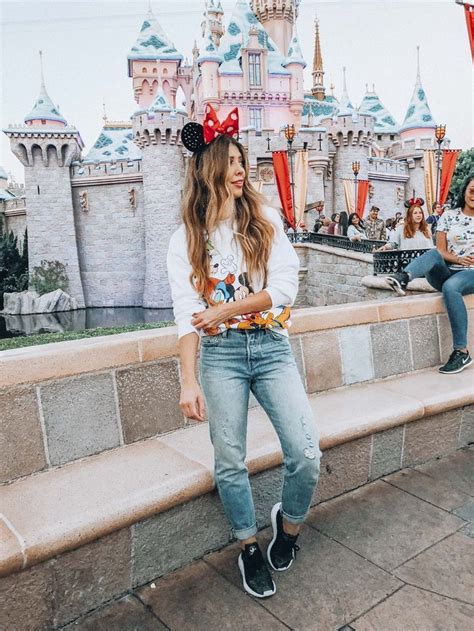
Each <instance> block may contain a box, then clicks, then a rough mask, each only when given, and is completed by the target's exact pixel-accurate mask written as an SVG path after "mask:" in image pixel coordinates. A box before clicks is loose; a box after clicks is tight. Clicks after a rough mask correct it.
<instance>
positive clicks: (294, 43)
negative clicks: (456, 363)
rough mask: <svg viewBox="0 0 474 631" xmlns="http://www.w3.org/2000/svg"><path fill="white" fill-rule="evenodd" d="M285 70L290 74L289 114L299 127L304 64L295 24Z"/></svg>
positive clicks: (302, 97) (302, 101)
mask: <svg viewBox="0 0 474 631" xmlns="http://www.w3.org/2000/svg"><path fill="white" fill-rule="evenodd" d="M285 68H286V69H287V70H289V71H290V72H291V82H290V112H291V113H292V114H293V117H294V124H295V125H296V126H297V127H299V126H300V125H301V112H302V111H303V104H304V85H303V70H304V69H305V68H306V62H305V60H304V59H303V53H302V52H301V46H300V42H299V39H298V34H297V32H296V22H295V23H294V24H293V36H292V38H291V42H290V47H289V48H288V53H287V63H286V64H285Z"/></svg>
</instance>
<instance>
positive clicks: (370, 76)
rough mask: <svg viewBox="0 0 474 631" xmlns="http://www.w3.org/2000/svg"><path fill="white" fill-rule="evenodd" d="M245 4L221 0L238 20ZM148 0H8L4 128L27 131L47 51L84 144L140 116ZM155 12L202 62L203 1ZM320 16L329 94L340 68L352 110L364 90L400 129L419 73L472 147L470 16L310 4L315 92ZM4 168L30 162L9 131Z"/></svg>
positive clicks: (392, 5)
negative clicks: (140, 48)
mask: <svg viewBox="0 0 474 631" xmlns="http://www.w3.org/2000/svg"><path fill="white" fill-rule="evenodd" d="M234 4H235V0H222V5H223V7H224V11H225V16H224V23H225V24H228V21H229V18H230V14H231V11H232V8H233V6H234ZM148 5H149V0H126V1H120V0H95V1H88V0H80V1H77V0H59V1H43V0H36V1H30V2H23V1H22V0H15V1H8V0H0V12H1V13H0V29H1V42H2V44H1V51H0V54H1V57H0V72H1V77H0V80H1V88H2V90H1V101H0V107H1V109H0V125H1V127H2V128H5V127H7V126H8V125H9V124H14V123H17V124H18V123H20V124H23V119H24V117H25V116H26V115H27V114H28V113H29V112H30V111H31V109H32V107H33V105H34V102H35V100H36V98H37V96H38V93H39V89H40V63H39V55H38V51H39V50H42V51H43V62H44V74H45V82H46V87H47V90H48V93H49V95H50V97H51V98H52V100H53V102H54V103H56V104H57V105H59V108H60V111H61V113H62V115H63V116H64V117H65V118H66V120H67V121H68V123H69V124H72V125H74V126H76V127H77V129H78V130H79V131H80V133H81V136H82V139H83V140H84V143H85V150H84V151H83V155H85V154H86V153H87V151H88V150H89V149H90V147H91V146H92V145H93V144H94V143H95V141H96V139H97V137H98V135H99V133H100V130H101V127H102V122H103V121H102V117H103V103H104V102H105V108H106V113H107V117H108V119H109V120H128V119H129V117H130V114H131V113H132V112H133V111H134V109H136V108H135V102H134V99H133V92H132V83H131V79H130V78H129V77H128V73H127V59H126V58H127V53H128V51H129V49H130V48H131V47H132V46H133V44H134V42H135V39H136V37H137V35H138V32H139V30H140V28H141V25H142V22H143V19H144V17H145V15H146V12H147V10H148ZM151 5H152V9H153V12H154V14H155V16H156V17H157V18H158V20H159V22H160V23H161V25H162V27H163V28H164V30H165V31H166V33H167V34H168V36H169V38H170V39H171V41H173V42H174V44H175V46H176V48H177V49H178V50H179V51H180V52H182V53H183V55H184V56H185V57H189V58H191V57H192V54H191V50H192V47H193V44H194V40H195V38H197V39H198V42H199V34H200V26H199V25H200V22H201V18H202V11H203V8H204V0H151ZM315 14H317V17H318V19H319V21H320V32H321V45H322V54H323V61H324V69H325V73H326V74H325V84H326V90H327V92H329V85H330V84H331V82H332V83H333V84H334V86H335V90H334V94H335V95H336V96H337V97H340V94H341V90H342V68H343V66H346V68H347V86H348V91H349V96H350V98H351V100H352V102H353V104H354V105H358V104H359V103H360V101H361V100H362V98H363V96H364V94H365V90H366V84H369V86H370V87H372V84H373V83H375V89H376V91H377V93H378V95H379V97H380V98H381V100H382V102H383V103H384V105H385V106H386V107H387V108H388V110H389V111H390V112H391V113H392V114H393V116H394V117H395V119H396V120H397V122H398V123H401V122H402V121H403V119H404V117H405V113H406V110H407V107H408V103H409V100H410V98H411V95H412V92H413V87H414V83H415V78H416V46H417V45H420V51H421V52H420V57H421V79H422V83H423V86H424V88H425V92H426V94H427V98H428V102H429V105H430V107H431V112H432V114H433V117H434V119H435V121H436V122H437V123H443V124H446V125H447V136H448V137H449V138H450V140H451V147H452V148H460V149H467V148H470V147H471V146H472V145H473V77H472V66H471V56H470V50H469V43H468V37H467V30H466V24H465V20H464V12H463V10H462V7H460V6H459V5H457V4H455V2H454V0H435V1H433V0H358V1H352V0H326V1H321V0H302V1H301V5H300V15H299V19H298V34H299V38H300V42H301V48H302V51H303V55H304V57H305V59H306V61H307V63H308V66H307V68H306V70H305V73H306V74H305V87H306V88H307V89H308V90H309V89H310V88H311V83H312V79H311V70H312V68H311V65H312V59H313V43H314V17H315ZM0 150H1V153H0V165H2V166H3V167H4V168H5V169H6V171H7V172H11V173H12V174H13V175H14V177H15V178H16V179H17V181H20V182H21V181H24V174H23V167H22V165H21V164H20V162H19V161H18V160H17V159H16V158H15V157H14V156H13V154H12V153H11V151H10V146H9V141H8V139H7V138H6V136H5V135H4V134H3V133H2V134H1V141H0Z"/></svg>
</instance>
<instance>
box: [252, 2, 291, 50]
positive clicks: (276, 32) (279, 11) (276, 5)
mask: <svg viewBox="0 0 474 631" xmlns="http://www.w3.org/2000/svg"><path fill="white" fill-rule="evenodd" d="M300 1H301V0H250V5H251V7H252V11H253V12H254V13H255V15H256V16H257V18H258V20H259V22H261V23H262V24H263V26H264V27H265V29H266V31H267V32H268V34H269V35H270V37H271V38H272V39H273V40H274V42H275V43H276V45H277V46H278V48H279V50H280V52H281V53H282V54H283V55H284V54H285V53H286V51H287V50H288V48H289V47H290V42H291V38H292V35H293V24H294V23H295V22H296V18H297V17H298V6H299V4H300Z"/></svg>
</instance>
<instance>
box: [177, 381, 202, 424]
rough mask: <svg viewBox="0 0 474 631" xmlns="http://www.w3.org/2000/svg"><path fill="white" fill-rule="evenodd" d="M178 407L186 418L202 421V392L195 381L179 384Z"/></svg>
mask: <svg viewBox="0 0 474 631" xmlns="http://www.w3.org/2000/svg"><path fill="white" fill-rule="evenodd" d="M179 407H180V408H181V411H182V412H183V414H184V416H186V417H187V418H191V419H194V420H196V421H204V420H205V419H204V413H205V405H204V397H203V394H202V390H201V388H200V387H199V384H198V382H197V381H196V380H194V381H192V382H190V383H182V384H181V396H180V399H179Z"/></svg>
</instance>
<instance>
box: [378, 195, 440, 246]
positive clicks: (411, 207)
mask: <svg viewBox="0 0 474 631" xmlns="http://www.w3.org/2000/svg"><path fill="white" fill-rule="evenodd" d="M423 204H424V202H423V200H422V199H421V198H418V199H411V200H409V201H408V202H406V204H405V205H406V206H407V207H408V210H407V216H406V218H405V221H404V223H403V224H400V225H398V226H397V228H396V229H395V231H394V232H393V233H392V234H391V235H390V239H389V241H388V243H387V244H386V245H383V246H382V247H381V248H379V249H378V250H377V252H383V251H384V250H394V249H399V250H426V249H429V248H433V247H434V244H433V239H432V237H431V231H430V228H429V226H428V224H427V223H426V220H425V217H424V215H423V211H422V209H421V207H422V206H423Z"/></svg>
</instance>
